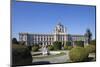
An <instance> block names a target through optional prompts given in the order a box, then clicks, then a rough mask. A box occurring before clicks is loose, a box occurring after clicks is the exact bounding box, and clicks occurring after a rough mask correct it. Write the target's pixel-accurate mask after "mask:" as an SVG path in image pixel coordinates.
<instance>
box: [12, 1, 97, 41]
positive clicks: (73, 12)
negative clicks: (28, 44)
mask: <svg viewBox="0 0 100 67" xmlns="http://www.w3.org/2000/svg"><path fill="white" fill-rule="evenodd" d="M58 22H61V23H62V24H63V25H64V26H66V28H67V33H68V34H82V35H83V34H84V33H85V32H86V29H87V28H89V29H90V30H91V32H92V35H93V38H95V6H82V5H69V4H66V5H64V4H50V3H49V4H47V3H36V2H15V1H14V2H13V3H12V37H16V38H17V39H18V33H19V32H31V33H51V32H53V29H54V27H55V26H56V24H57V23H58Z"/></svg>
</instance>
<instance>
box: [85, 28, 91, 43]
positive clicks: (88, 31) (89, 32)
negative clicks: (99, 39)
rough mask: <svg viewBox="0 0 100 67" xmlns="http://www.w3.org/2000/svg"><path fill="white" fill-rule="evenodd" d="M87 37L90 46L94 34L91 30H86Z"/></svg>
mask: <svg viewBox="0 0 100 67" xmlns="http://www.w3.org/2000/svg"><path fill="white" fill-rule="evenodd" d="M85 36H87V37H88V40H87V41H88V44H90V41H91V39H92V33H91V31H90V29H87V30H86V34H85Z"/></svg>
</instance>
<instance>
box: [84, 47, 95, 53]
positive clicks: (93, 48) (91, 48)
mask: <svg viewBox="0 0 100 67" xmlns="http://www.w3.org/2000/svg"><path fill="white" fill-rule="evenodd" d="M84 48H85V49H86V50H87V52H89V53H93V52H94V53H95V52H96V47H95V45H87V46H85V47H84Z"/></svg>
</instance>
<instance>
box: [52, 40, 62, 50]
mask: <svg viewBox="0 0 100 67" xmlns="http://www.w3.org/2000/svg"><path fill="white" fill-rule="evenodd" d="M53 46H54V50H61V47H62V44H61V42H59V41H55V42H54V43H53Z"/></svg>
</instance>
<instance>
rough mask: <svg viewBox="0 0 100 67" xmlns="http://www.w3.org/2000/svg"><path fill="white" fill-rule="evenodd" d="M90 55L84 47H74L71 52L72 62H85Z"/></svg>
mask: <svg viewBox="0 0 100 67" xmlns="http://www.w3.org/2000/svg"><path fill="white" fill-rule="evenodd" d="M88 55H89V53H88V52H87V51H86V50H85V48H83V47H74V48H72V49H71V50H70V52H69V57H70V60H71V61H72V62H81V61H85V60H86V59H87V58H88Z"/></svg>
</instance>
